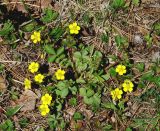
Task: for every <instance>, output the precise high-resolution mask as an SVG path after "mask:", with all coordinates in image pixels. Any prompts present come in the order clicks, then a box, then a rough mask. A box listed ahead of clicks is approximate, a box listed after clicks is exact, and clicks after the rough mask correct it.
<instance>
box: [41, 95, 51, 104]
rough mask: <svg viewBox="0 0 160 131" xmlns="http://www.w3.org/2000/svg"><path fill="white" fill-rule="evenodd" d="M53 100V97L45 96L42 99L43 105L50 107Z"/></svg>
mask: <svg viewBox="0 0 160 131" xmlns="http://www.w3.org/2000/svg"><path fill="white" fill-rule="evenodd" d="M51 100H52V96H51V95H49V94H45V95H44V96H42V97H41V101H42V104H43V105H50V104H51Z"/></svg>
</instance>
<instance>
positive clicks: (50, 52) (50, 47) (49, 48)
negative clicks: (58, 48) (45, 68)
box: [44, 45, 56, 55]
mask: <svg viewBox="0 0 160 131" xmlns="http://www.w3.org/2000/svg"><path fill="white" fill-rule="evenodd" d="M44 50H45V51H46V53H47V54H51V55H55V54H56V52H55V50H54V49H53V48H52V46H51V45H45V46H44Z"/></svg>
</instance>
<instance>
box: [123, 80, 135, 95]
mask: <svg viewBox="0 0 160 131" xmlns="http://www.w3.org/2000/svg"><path fill="white" fill-rule="evenodd" d="M122 87H123V90H124V91H125V92H132V91H133V87H134V85H133V83H132V81H130V80H125V81H124V83H123V84H122Z"/></svg>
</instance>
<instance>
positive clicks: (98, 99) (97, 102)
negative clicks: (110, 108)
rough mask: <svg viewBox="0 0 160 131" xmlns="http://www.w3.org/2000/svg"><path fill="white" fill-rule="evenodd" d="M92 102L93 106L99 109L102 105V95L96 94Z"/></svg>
mask: <svg viewBox="0 0 160 131" xmlns="http://www.w3.org/2000/svg"><path fill="white" fill-rule="evenodd" d="M92 100H93V106H95V107H99V106H100V104H101V95H100V94H98V93H96V94H94V95H93V98H92Z"/></svg>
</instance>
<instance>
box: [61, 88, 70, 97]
mask: <svg viewBox="0 0 160 131" xmlns="http://www.w3.org/2000/svg"><path fill="white" fill-rule="evenodd" d="M68 93H69V90H68V88H64V89H63V90H61V97H62V98H66V96H67V95H68Z"/></svg>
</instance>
